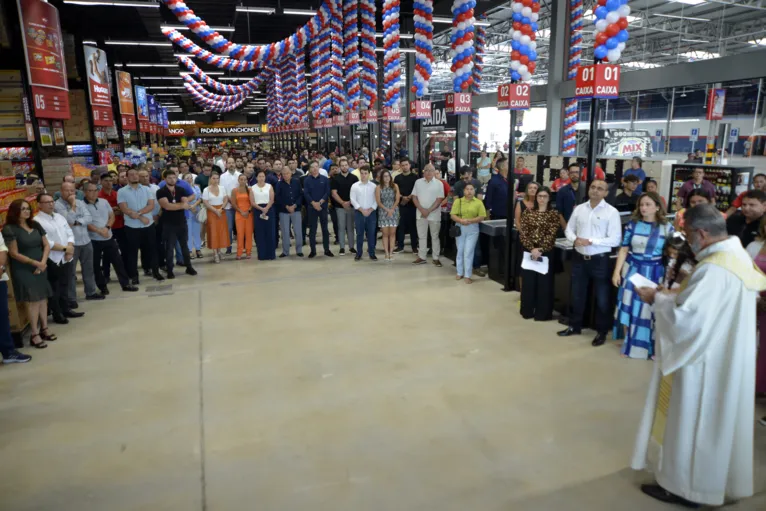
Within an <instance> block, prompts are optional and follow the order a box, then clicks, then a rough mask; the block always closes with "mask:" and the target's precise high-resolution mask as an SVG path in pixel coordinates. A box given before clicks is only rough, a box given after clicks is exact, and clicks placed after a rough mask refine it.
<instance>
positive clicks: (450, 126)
mask: <svg viewBox="0 0 766 511" xmlns="http://www.w3.org/2000/svg"><path fill="white" fill-rule="evenodd" d="M423 129H424V130H426V131H442V130H454V129H457V117H455V116H454V115H447V103H446V102H445V101H443V100H442V101H432V102H431V118H430V119H423Z"/></svg>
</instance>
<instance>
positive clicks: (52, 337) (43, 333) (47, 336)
mask: <svg viewBox="0 0 766 511" xmlns="http://www.w3.org/2000/svg"><path fill="white" fill-rule="evenodd" d="M40 338H41V339H42V340H43V341H57V340H58V337H57V336H56V334H52V333H50V332H49V331H48V329H47V328H43V329H42V330H40Z"/></svg>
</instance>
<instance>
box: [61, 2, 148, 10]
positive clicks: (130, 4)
mask: <svg viewBox="0 0 766 511" xmlns="http://www.w3.org/2000/svg"><path fill="white" fill-rule="evenodd" d="M64 3H65V4H71V5H87V6H89V7H94V6H107V7H137V8H139V9H140V8H142V7H143V8H147V9H159V7H160V4H158V3H156V2H135V1H130V0H111V1H107V0H64Z"/></svg>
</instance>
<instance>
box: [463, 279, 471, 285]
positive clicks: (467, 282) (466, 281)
mask: <svg viewBox="0 0 766 511" xmlns="http://www.w3.org/2000/svg"><path fill="white" fill-rule="evenodd" d="M465 283H466V284H473V280H471V279H465Z"/></svg>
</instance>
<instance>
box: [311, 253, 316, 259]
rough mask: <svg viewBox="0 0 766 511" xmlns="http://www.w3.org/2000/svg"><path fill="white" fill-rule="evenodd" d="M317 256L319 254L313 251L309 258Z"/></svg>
mask: <svg viewBox="0 0 766 511" xmlns="http://www.w3.org/2000/svg"><path fill="white" fill-rule="evenodd" d="M316 256H317V253H316V252H311V253H310V254H309V259H314V258H315V257H316Z"/></svg>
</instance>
